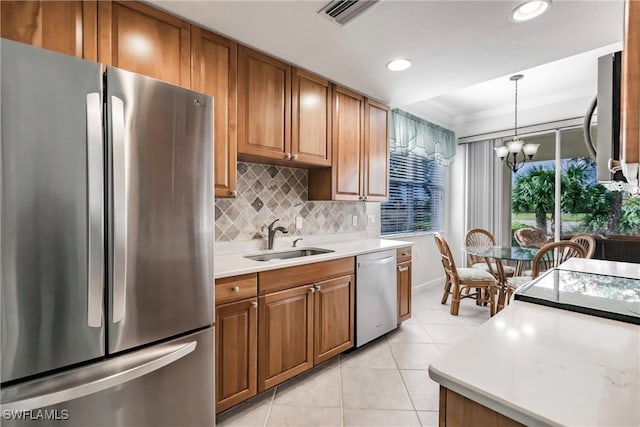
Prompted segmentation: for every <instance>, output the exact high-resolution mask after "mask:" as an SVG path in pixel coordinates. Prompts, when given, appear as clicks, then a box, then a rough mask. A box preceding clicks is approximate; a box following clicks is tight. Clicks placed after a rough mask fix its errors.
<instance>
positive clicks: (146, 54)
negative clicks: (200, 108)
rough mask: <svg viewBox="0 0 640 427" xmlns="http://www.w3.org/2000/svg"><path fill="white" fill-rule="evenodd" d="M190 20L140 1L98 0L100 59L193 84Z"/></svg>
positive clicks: (164, 79)
mask: <svg viewBox="0 0 640 427" xmlns="http://www.w3.org/2000/svg"><path fill="white" fill-rule="evenodd" d="M190 38H191V30H190V25H189V23H188V22H185V21H182V20H181V19H179V18H176V17H175V16H172V15H169V14H166V13H164V12H161V11H159V10H157V9H154V8H152V7H150V6H147V5H144V4H142V3H138V2H116V1H114V2H111V1H99V2H98V61H99V62H102V63H103V64H106V65H112V66H114V67H118V68H122V69H125V70H128V71H133V72H135V73H139V74H143V75H145V76H149V77H153V78H156V79H158V80H163V81H166V82H169V83H173V84H175V85H179V86H183V87H185V88H190V87H191V73H190V68H191V67H190V49H191V42H190Z"/></svg>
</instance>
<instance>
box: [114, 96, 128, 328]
mask: <svg viewBox="0 0 640 427" xmlns="http://www.w3.org/2000/svg"><path fill="white" fill-rule="evenodd" d="M111 117H112V121H111V123H112V125H111V127H112V129H111V138H112V144H113V267H112V268H113V271H112V273H113V274H112V276H111V277H112V286H113V323H118V322H119V321H121V320H122V319H124V316H125V309H126V302H127V301H126V294H127V292H126V291H127V216H128V200H129V199H128V188H129V185H128V184H129V183H128V181H129V164H128V158H127V138H126V135H125V132H126V125H125V113H124V102H123V101H122V99H120V98H118V97H116V96H111Z"/></svg>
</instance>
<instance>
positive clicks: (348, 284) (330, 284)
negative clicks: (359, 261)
mask: <svg viewBox="0 0 640 427" xmlns="http://www.w3.org/2000/svg"><path fill="white" fill-rule="evenodd" d="M314 287H315V289H316V292H315V294H314V300H315V301H314V305H315V306H314V313H315V316H314V329H315V331H314V355H313V362H314V364H318V363H322V362H324V361H325V360H328V359H330V358H331V357H333V356H335V355H337V354H340V353H342V352H343V351H345V350H347V349H349V348H351V347H353V343H354V309H355V305H354V290H355V287H354V276H343V277H338V278H336V279H331V280H325V281H323V282H318V283H316V284H315V285H314Z"/></svg>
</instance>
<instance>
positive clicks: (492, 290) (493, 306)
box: [487, 287, 496, 317]
mask: <svg viewBox="0 0 640 427" xmlns="http://www.w3.org/2000/svg"><path fill="white" fill-rule="evenodd" d="M487 293H488V294H489V312H490V315H491V317H493V316H494V315H495V314H496V304H495V288H493V287H491V288H488V289H487Z"/></svg>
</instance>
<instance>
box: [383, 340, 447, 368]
mask: <svg viewBox="0 0 640 427" xmlns="http://www.w3.org/2000/svg"><path fill="white" fill-rule="evenodd" d="M389 346H390V347H391V353H392V354H393V357H394V358H395V359H396V364H397V365H398V369H427V368H428V367H429V363H431V362H432V361H433V360H435V359H437V358H438V357H440V355H441V354H442V352H441V351H440V348H439V347H438V346H437V345H436V344H422V343H410V342H392V343H389Z"/></svg>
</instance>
